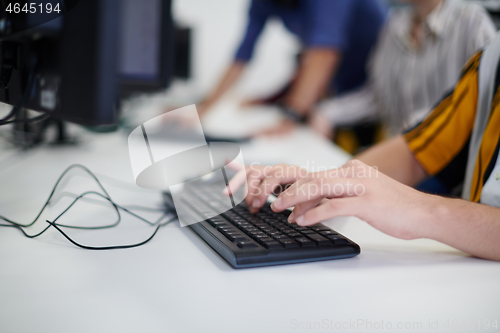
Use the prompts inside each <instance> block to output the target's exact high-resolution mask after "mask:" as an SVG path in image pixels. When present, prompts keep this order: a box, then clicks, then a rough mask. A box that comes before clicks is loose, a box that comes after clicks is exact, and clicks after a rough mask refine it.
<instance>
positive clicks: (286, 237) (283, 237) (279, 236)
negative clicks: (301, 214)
mask: <svg viewBox="0 0 500 333" xmlns="http://www.w3.org/2000/svg"><path fill="white" fill-rule="evenodd" d="M273 238H274V239H290V238H289V237H288V236H285V235H283V234H280V235H276V236H273Z"/></svg>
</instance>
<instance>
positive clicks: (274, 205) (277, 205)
mask: <svg viewBox="0 0 500 333" xmlns="http://www.w3.org/2000/svg"><path fill="white" fill-rule="evenodd" d="M280 205H281V198H278V199H276V200H274V202H273V207H274V208H279V206H280Z"/></svg>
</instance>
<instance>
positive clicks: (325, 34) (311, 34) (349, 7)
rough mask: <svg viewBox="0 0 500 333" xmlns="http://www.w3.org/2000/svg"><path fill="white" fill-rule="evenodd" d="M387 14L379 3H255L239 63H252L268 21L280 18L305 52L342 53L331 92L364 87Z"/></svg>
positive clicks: (308, 0) (352, 0) (301, 0)
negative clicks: (313, 49)
mask: <svg viewBox="0 0 500 333" xmlns="http://www.w3.org/2000/svg"><path fill="white" fill-rule="evenodd" d="M386 12H387V11H386V8H385V7H384V6H383V5H382V4H381V3H380V2H379V1H378V0H299V2H298V6H297V7H296V8H293V9H290V8H284V7H281V6H279V5H277V4H275V3H274V2H273V1H271V0H252V2H251V5H250V11H249V21H248V26H247V29H246V33H245V36H244V38H243V40H242V42H241V44H240V46H239V48H238V51H237V52H236V60H239V61H243V62H247V61H249V60H250V59H251V58H252V55H253V51H254V48H255V44H256V42H257V39H258V37H259V35H260V34H261V32H262V30H263V28H264V26H265V24H266V21H267V20H268V19H269V18H279V19H281V21H282V22H283V24H284V25H285V27H286V28H287V29H288V30H289V31H290V32H292V33H293V34H295V35H297V36H298V37H299V38H300V40H301V42H302V44H303V47H304V48H311V47H327V48H332V49H335V50H338V51H340V52H341V53H342V62H341V64H340V65H339V67H338V70H337V74H336V76H335V78H334V79H333V80H332V83H331V88H333V89H334V90H335V91H336V92H337V93H342V92H344V91H349V90H352V89H355V88H357V87H359V86H361V85H362V84H363V83H364V81H365V79H366V61H367V59H368V55H369V53H370V50H371V48H372V47H373V46H374V44H375V42H376V40H377V36H378V33H379V30H380V28H381V27H382V25H383V24H384V21H385V17H386Z"/></svg>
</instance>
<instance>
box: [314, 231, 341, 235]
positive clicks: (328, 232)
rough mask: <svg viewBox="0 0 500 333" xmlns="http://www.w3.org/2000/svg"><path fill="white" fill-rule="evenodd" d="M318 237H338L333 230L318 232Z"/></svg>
mask: <svg viewBox="0 0 500 333" xmlns="http://www.w3.org/2000/svg"><path fill="white" fill-rule="evenodd" d="M319 234H320V235H323V236H328V235H338V234H337V233H336V232H335V231H333V230H325V231H320V232H319Z"/></svg>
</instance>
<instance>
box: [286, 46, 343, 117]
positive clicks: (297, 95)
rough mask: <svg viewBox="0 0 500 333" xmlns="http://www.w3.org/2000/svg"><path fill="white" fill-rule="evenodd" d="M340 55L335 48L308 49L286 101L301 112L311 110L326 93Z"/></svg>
mask: <svg viewBox="0 0 500 333" xmlns="http://www.w3.org/2000/svg"><path fill="white" fill-rule="evenodd" d="M340 57H341V56H340V53H339V52H337V51H335V50H333V49H320V48H315V49H309V50H307V51H306V53H305V54H304V56H303V57H302V61H301V64H300V68H299V73H298V75H297V78H296V80H295V81H294V83H293V85H292V88H291V90H290V93H289V94H288V95H287V96H286V99H285V103H286V104H287V105H288V106H290V107H291V108H293V109H294V110H297V111H298V112H299V113H301V114H305V113H307V112H308V111H310V110H311V109H312V107H313V106H314V104H315V103H316V102H317V101H318V100H319V99H320V98H321V96H322V95H323V94H324V92H325V90H326V87H327V86H328V84H329V82H330V80H331V78H332V76H333V75H334V73H335V71H336V69H337V66H338V64H339V62H340Z"/></svg>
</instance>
